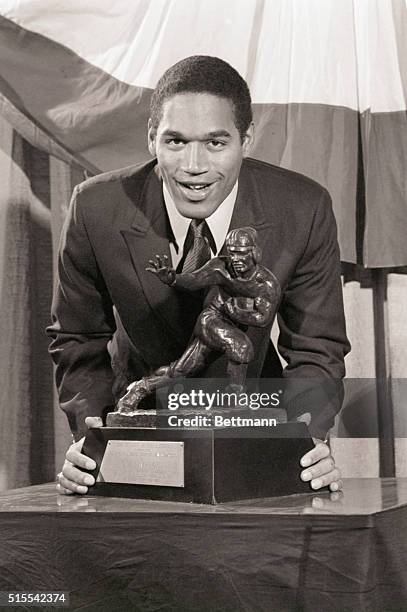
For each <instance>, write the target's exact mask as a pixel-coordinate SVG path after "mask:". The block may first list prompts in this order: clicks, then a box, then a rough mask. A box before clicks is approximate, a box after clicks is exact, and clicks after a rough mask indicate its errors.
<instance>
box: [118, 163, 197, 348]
mask: <svg viewBox="0 0 407 612" xmlns="http://www.w3.org/2000/svg"><path fill="white" fill-rule="evenodd" d="M121 234H122V236H123V238H124V240H125V242H126V245H127V248H128V249H129V252H130V256H131V260H132V263H133V266H134V268H135V271H136V274H137V277H138V280H139V283H140V285H141V289H142V291H143V293H144V296H145V298H146V301H147V303H148V304H149V306H150V308H151V311H152V313H153V315H154V316H155V317H156V319H157V323H159V324H161V325H160V327H163V328H164V330H165V334H164V335H170V336H171V338H172V340H173V342H175V344H176V345H179V346H180V347H184V346H185V338H184V337H185V336H187V340H188V339H189V335H190V333H191V330H189V331H187V330H185V325H183V320H185V314H184V313H183V310H184V308H183V304H182V299H181V296H180V295H179V294H178V293H177V292H175V291H174V289H172V288H171V287H168V286H167V285H165V284H164V283H162V282H160V281H159V280H158V279H157V278H156V277H155V276H154V275H153V274H152V273H151V272H147V271H146V267H147V266H148V265H149V264H148V260H149V259H153V258H155V255H167V257H168V258H169V260H170V261H171V254H170V247H169V236H171V227H170V224H169V221H168V218H167V214H166V211H165V205H164V201H163V194H162V187H161V183H160V180H159V179H158V177H157V176H156V174H155V172H154V171H152V172H151V173H150V174H149V176H148V177H147V179H146V182H145V185H144V189H143V191H142V193H141V196H140V200H139V203H138V207H137V212H136V215H135V217H134V219H133V222H132V226H131V228H130V229H126V228H123V229H122V230H121Z"/></svg>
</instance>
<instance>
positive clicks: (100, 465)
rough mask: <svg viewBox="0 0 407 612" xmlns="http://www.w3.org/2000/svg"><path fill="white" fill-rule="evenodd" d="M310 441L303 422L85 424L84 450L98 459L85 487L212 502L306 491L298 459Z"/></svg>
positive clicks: (127, 494)
mask: <svg viewBox="0 0 407 612" xmlns="http://www.w3.org/2000/svg"><path fill="white" fill-rule="evenodd" d="M137 412H138V415H139V416H141V415H140V414H139V412H140V411H137ZM150 412H151V411H150ZM114 414H117V413H114ZM124 416H128V415H124ZM150 416H154V415H150ZM155 416H157V415H155ZM153 427H154V426H153ZM167 427H168V425H167ZM313 446H314V444H313V442H312V439H311V437H310V435H309V433H308V430H307V427H306V425H305V424H304V423H283V424H278V425H275V426H274V427H261V428H259V427H256V428H253V427H251V428H248V427H243V428H209V427H207V428H201V429H168V428H167V429H154V428H152V427H151V426H150V427H145V426H144V427H143V426H137V427H134V426H133V427H128V426H121V427H117V426H116V427H102V428H94V429H90V430H89V432H88V434H87V436H86V439H85V443H84V446H83V452H84V453H85V454H86V455H88V456H89V457H92V458H93V459H94V460H95V461H96V464H97V467H96V469H95V470H94V471H92V472H91V473H92V474H93V475H94V477H95V479H96V484H95V485H94V486H93V487H91V488H90V489H89V494H90V495H107V496H112V497H131V498H137V499H152V500H165V501H180V502H195V503H202V504H218V503H223V502H230V501H237V500H243V499H255V498H266V497H275V496H283V495H291V494H295V493H309V492H311V488H310V485H309V483H307V482H303V481H302V480H301V479H300V471H301V467H300V463H299V461H300V458H301V457H302V456H303V455H304V454H305V453H306V452H307V451H308V450H310V449H311V448H313Z"/></svg>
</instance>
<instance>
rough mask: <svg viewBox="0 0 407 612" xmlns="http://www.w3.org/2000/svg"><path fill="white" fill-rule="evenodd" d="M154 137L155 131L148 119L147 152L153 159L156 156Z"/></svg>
mask: <svg viewBox="0 0 407 612" xmlns="http://www.w3.org/2000/svg"><path fill="white" fill-rule="evenodd" d="M156 136H157V130H156V129H155V128H154V127H153V123H152V121H151V119H149V120H148V132H147V143H148V150H149V151H150V153H151V155H152V156H153V157H155V155H156V146H155V145H156V140H155V139H156Z"/></svg>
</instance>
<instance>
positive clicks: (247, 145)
mask: <svg viewBox="0 0 407 612" xmlns="http://www.w3.org/2000/svg"><path fill="white" fill-rule="evenodd" d="M253 144H254V123H253V121H252V122H251V124H250V125H249V127H248V129H247V131H246V133H245V135H244V136H243V143H242V146H243V157H247V156H248V155H250V152H251V150H252V147H253Z"/></svg>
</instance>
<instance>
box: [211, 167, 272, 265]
mask: <svg viewBox="0 0 407 612" xmlns="http://www.w3.org/2000/svg"><path fill="white" fill-rule="evenodd" d="M271 225H272V223H271V222H270V221H268V220H267V215H266V214H265V210H264V202H263V199H262V197H261V195H260V193H259V186H258V184H257V182H256V180H255V178H254V177H253V174H251V173H250V172H249V170H248V168H247V166H246V164H245V162H244V161H243V164H242V168H241V171H240V175H239V189H238V193H237V198H236V203H235V207H234V210H233V215H232V219H231V222H230V227H229V230H231V229H237V228H239V227H253V228H254V229H255V230H256V231H257V236H258V241H259V244H260V246H261V248H264V247H265V246H266V241H267V235H268V230H269V229H270V227H271ZM223 253H225V247H223V248H222V254H223Z"/></svg>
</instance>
